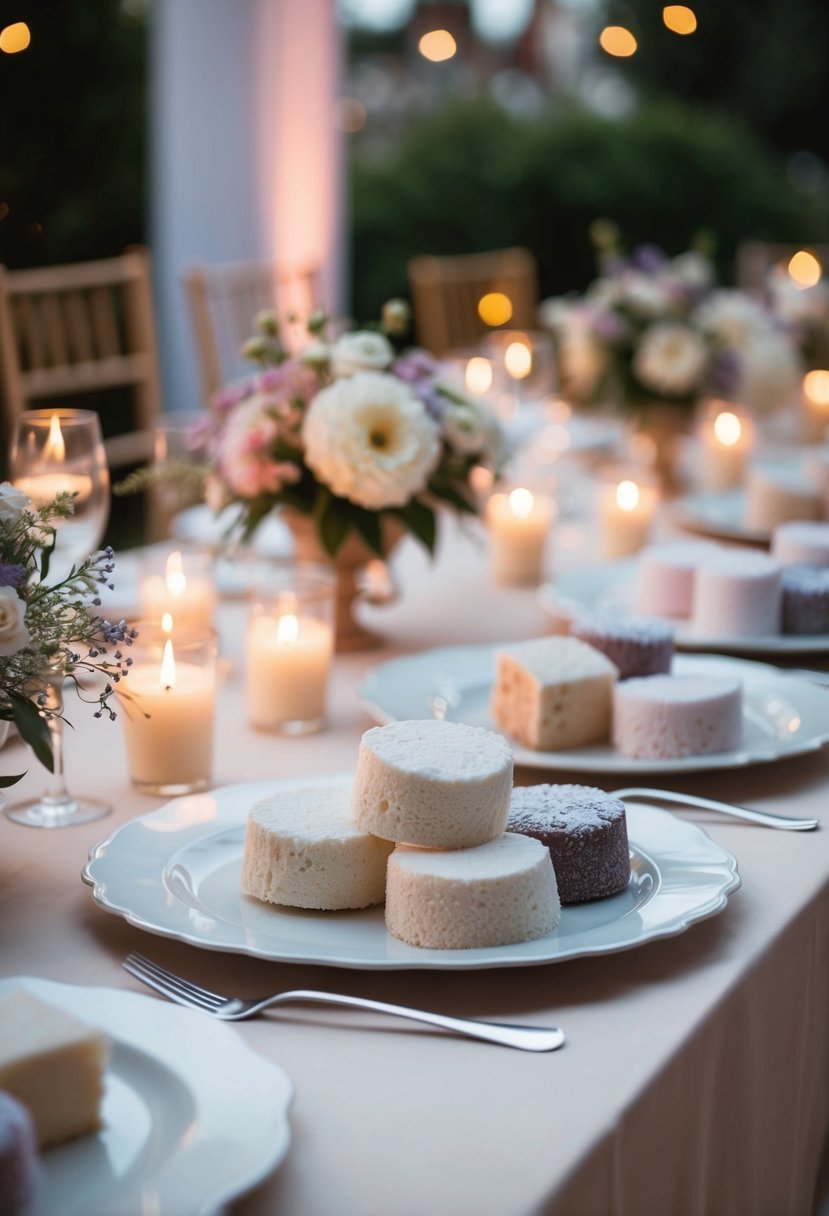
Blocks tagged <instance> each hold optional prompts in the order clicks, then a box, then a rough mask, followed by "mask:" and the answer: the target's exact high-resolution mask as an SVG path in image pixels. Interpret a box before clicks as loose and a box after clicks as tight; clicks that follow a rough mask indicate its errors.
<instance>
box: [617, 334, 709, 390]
mask: <svg viewBox="0 0 829 1216" xmlns="http://www.w3.org/2000/svg"><path fill="white" fill-rule="evenodd" d="M707 365H708V350H707V348H706V345H705V343H704V342H703V340H702V338H700V336H699V334H697V333H694V331H693V330H692V329H689V328H688V326H687V325H680V324H678V323H677V322H673V321H662V322H660V323H659V324H657V325H651V326H650V328H649V329H646V330H645V332H644V334H643V335H642V340H641V342H640V343H639V345H638V347H637V348H636V352H635V354H634V356H633V371H634V374H635V375H636V377H637V379H638V380H639V381H640V382H641V383H642V384H643V385H644V386H645V388H648V389H650V390H651V391H652V392H655V393H667V394H668V395H669V396H671V397H685V396H687V395H688V394H690V393H694V392H696V391H697V390H698V389H699V387H700V384H701V381H702V377H703V374H704V372H705V370H706V368H707Z"/></svg>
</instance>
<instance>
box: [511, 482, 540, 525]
mask: <svg viewBox="0 0 829 1216" xmlns="http://www.w3.org/2000/svg"><path fill="white" fill-rule="evenodd" d="M509 505H510V510H511V511H512V513H513V515H515V516H516V517H517V518H518V519H527V518H528V516H529V515H530V514H531V512H532V509H533V506H534V505H535V499H534V498H533V496H532V493H531V492H530V491H529V490H525V489H523V488H521V489H518V490H511V491H510V495H509Z"/></svg>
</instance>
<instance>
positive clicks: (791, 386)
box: [736, 328, 805, 414]
mask: <svg viewBox="0 0 829 1216" xmlns="http://www.w3.org/2000/svg"><path fill="white" fill-rule="evenodd" d="M739 359H740V379H739V382H738V384H737V390H736V396H737V399H738V400H739V401H741V402H742V403H743V404H744V405H746V406H748V407H749V409H751V410H753V411H754V412H755V413H757V414H770V413H773V412H774V411H775V410H778V409H785V408H786V407H787V406H791V405H794V404H795V403H796V402H797V400H798V397H799V395H800V391H801V385H802V383H803V373H804V371H805V368H804V366H803V361H802V359H801V357H800V354H799V353H798V351H797V349H796V348H795V346H794V344H793V343H792V341H791V340H790V339H789V338H788V337H787V336H786V334H785V333H781V332H780V331H779V330H776V329H771V328H769V329H767V330H765V331H761V332H760V333H758V335H757V337H756V338H754V339H752V340H751V341H750V342H748V343H747V344H746V345H745V346H744V347H743V349H742V350H740V351H739Z"/></svg>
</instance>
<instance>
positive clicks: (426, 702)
mask: <svg viewBox="0 0 829 1216" xmlns="http://www.w3.org/2000/svg"><path fill="white" fill-rule="evenodd" d="M505 645H506V643H505ZM498 649H499V647H498V646H446V647H443V648H442V649H439V650H428V651H425V652H423V653H422V654H415V655H407V656H405V657H404V658H400V659H392V660H390V662H388V663H381V664H380V665H379V666H378V667H375V668H373V669H372V670H371V671H370V672H369V673H368V675H367V676H366V678H365V680H364V681H363V683H362V684H361V686H360V689H359V695H360V699H361V701H362V703H363V705H364V706H365V707H366V709H367V710H368V712H369V713H370V714H372V715H373V716H374V717H375V718H376V719H377V721H378V722H382V723H386V722H398V721H401V720H404V719H407V718H430V717H439V718H449V719H451V720H452V721H453V722H466V723H467V724H468V725H469V726H485V727H488V728H489V729H490V730H497V729H498V727H497V726H496V725H495V723H494V722H493V721H492V719H491V717H490V713H489V698H490V693H491V690H492V684H493V681H494V679H495V652H496V651H497V650H498ZM672 670H673V672H674V673H675V674H677V675H713V676H727V677H729V678H731V679H739V680H741V681H742V684H743V741H742V745H741V747H740V749H739V751H731V752H711V753H710V754H708V755H704V756H685V757H683V758H682V759H681V760H629V759H628V758H627V757H625V756H620V755H619V754H618V752H616V751H614V750H613V748H612V747H611V745H610V743H598V744H594V745H592V746H591V747H580V748H574V749H573V750H570V751H555V752H536V751H532V750H530V749H529V748H526V747H521V746H520V745H519V744H517V743H515V742H513V741H512V740H511V741H510V742H511V744H512V750H513V754H514V756H515V762H516V764H524V765H527V766H528V767H529V768H543V769H554V770H555V769H565V770H568V771H577V772H582V773H603V774H608V773H617V774H620V775H621V774H625V775H627V776H630V775H631V774H637V773H638V774H641V773H649V774H660V775H664V774H666V773H692V772H695V771H697V770H700V769H718V768H742V767H744V766H745V765H748V764H765V763H768V762H769V761H772V760H783V759H785V758H786V757H788V756H799V755H802V754H803V753H805V752H814V751H817V750H818V749H819V748H821V747H823V746H824V745H825V744H826V743H829V691H827V690H826V689H822V688H818V687H817V685H814V684H809V683H808V682H807V681H805V680H800V679H796V678H795V677H793V676H785V675H782V674H781V673H780V672H779V671H778V670H777V669H776V668H774V667H768V666H766V665H765V664H763V663H749V662H747V661H746V660H743V659H726V658H718V657H716V656H712V655H705V656H703V655H677V656H675V658H674V664H673V668H672Z"/></svg>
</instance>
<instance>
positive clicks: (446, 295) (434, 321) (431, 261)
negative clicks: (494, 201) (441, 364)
mask: <svg viewBox="0 0 829 1216" xmlns="http://www.w3.org/2000/svg"><path fill="white" fill-rule="evenodd" d="M408 272H409V285H410V287H411V292H412V307H413V311H414V321H415V330H416V334H417V340H418V342H419V343H420V345H421V346H424V347H425V348H426V349H427V350H430V351H431V352H432V353H433V354H435V355H443V354H445V353H446V352H447V351H448V350H452V349H453V348H455V347H462V346H469V345H472V344H474V343H475V342H476V341H477V340H478V339H479V338H480V336H481V335H482V334H484V333H486V332H488V331H489V330H490V328H491V326H490V325H488V324H487V323H486V322H485V321H484V320H483V318H482V317H481V314H480V312H479V309H478V306H479V304H480V301H481V300H482V298H483V297H484V296H486V295H489V294H490V293H494V292H497V293H500V294H502V295H504V296H506V297H507V299H508V300H509V304H510V306H511V312H510V313H509V315H504V316H503V320H502V323H503V324H505V325H507V324H508V325H509V326H510V327H511V328H516V329H529V328H532V326H533V325H534V324H535V313H536V306H537V304H538V284H537V275H536V264H535V258H534V257H533V255H532V253H531V252H530V251H529V249H523V248H520V247H516V248H513V249H496V250H492V251H491V252H489V253H471V254H459V255H457V256H454V257H433V256H426V255H424V256H420V257H416V258H412V259H411V261H410V262H409V266H408Z"/></svg>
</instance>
